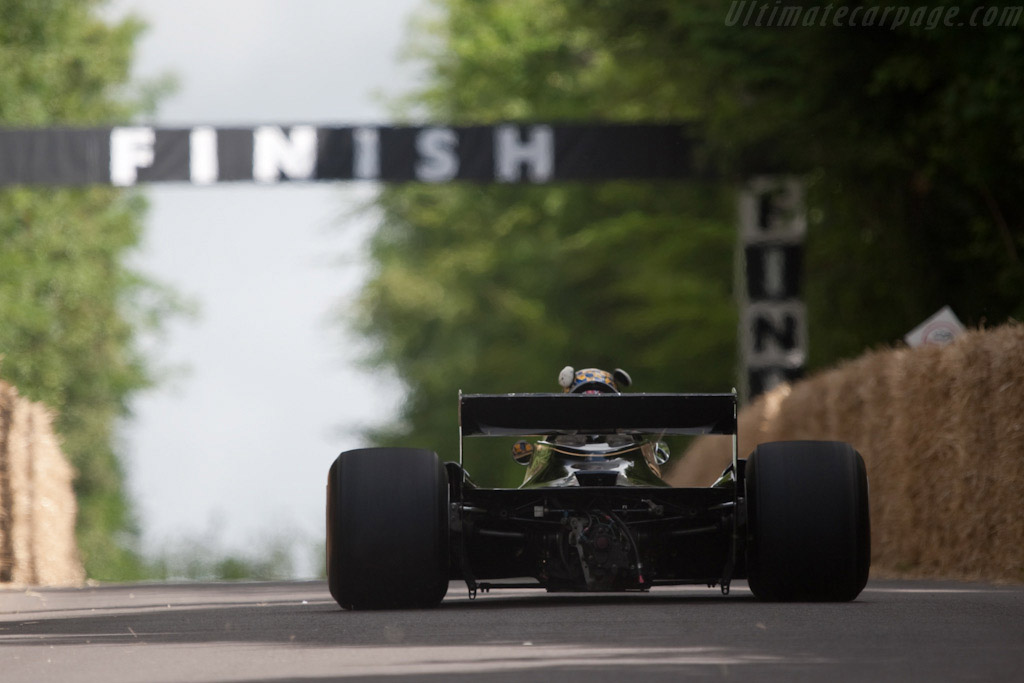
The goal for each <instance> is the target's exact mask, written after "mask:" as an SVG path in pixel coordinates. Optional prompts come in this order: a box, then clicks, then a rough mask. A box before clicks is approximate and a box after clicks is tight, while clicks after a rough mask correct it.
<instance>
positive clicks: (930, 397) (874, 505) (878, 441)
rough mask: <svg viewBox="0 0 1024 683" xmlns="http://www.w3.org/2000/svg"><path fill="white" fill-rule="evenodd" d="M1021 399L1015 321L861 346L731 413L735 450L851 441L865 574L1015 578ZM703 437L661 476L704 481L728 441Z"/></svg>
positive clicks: (1019, 333) (1023, 380)
mask: <svg viewBox="0 0 1024 683" xmlns="http://www.w3.org/2000/svg"><path fill="white" fill-rule="evenodd" d="M1022 408H1024V325H1022V324H1018V323H1012V324H1008V325H1004V326H1002V327H998V328H994V329H989V330H973V331H970V332H969V333H967V334H965V335H964V336H963V337H961V338H959V339H958V340H956V341H955V342H954V343H953V344H950V345H949V346H946V347H924V348H919V349H907V348H896V349H881V350H876V351H871V352H869V353H866V354H865V355H864V356H861V357H860V358H857V359H854V360H851V361H848V362H845V363H843V364H841V365H839V366H838V367H836V368H834V369H831V370H828V371H825V372H822V373H819V374H816V375H813V376H811V377H808V378H807V379H805V380H803V381H801V382H798V383H796V384H794V385H793V386H791V387H790V386H784V387H779V388H776V389H775V390H773V391H772V392H770V393H769V394H766V395H765V396H762V397H760V398H759V399H757V400H756V401H754V402H753V403H752V404H750V405H749V406H747V407H745V408H744V409H743V410H742V411H741V412H740V415H739V425H740V443H741V449H740V451H741V456H742V455H744V454H746V453H749V452H750V451H751V450H752V449H753V446H754V445H756V444H758V443H763V442H765V441H776V440H799V439H828V440H839V441H847V442H849V443H851V444H853V446H854V447H855V448H857V450H858V451H859V452H860V453H861V455H863V456H864V461H865V464H866V466H867V471H868V480H869V486H870V496H871V521H872V525H871V527H872V564H873V569H872V571H873V573H874V574H875V575H876V576H908V577H911V576H913V577H935V578H955V579H965V580H971V579H984V580H994V581H1012V582H1022V581H1024V514H1022V513H1021V510H1020V491H1021V490H1022V487H1024V458H1022V457H1021V454H1022V453H1024V416H1022ZM744 432H746V434H744ZM713 441H716V440H715V439H714V437H706V438H702V439H698V440H697V441H696V442H695V443H694V444H693V446H692V447H691V448H690V450H688V451H687V452H686V453H685V454H684V457H683V459H682V461H681V462H680V463H678V465H677V467H676V468H675V469H674V470H672V471H671V472H670V474H669V477H668V478H669V482H670V483H672V484H673V485H676V486H706V485H707V484H708V483H710V481H712V480H713V477H714V476H715V474H713V473H717V472H720V471H721V469H722V467H724V463H727V462H728V446H729V444H728V443H724V444H721V443H714V444H712V442H713ZM717 441H722V440H721V439H718V440H717ZM723 449H724V450H723ZM716 470H717V472H716Z"/></svg>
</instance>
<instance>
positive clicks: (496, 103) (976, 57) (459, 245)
mask: <svg viewBox="0 0 1024 683" xmlns="http://www.w3.org/2000/svg"><path fill="white" fill-rule="evenodd" d="M766 4H767V5H768V7H769V10H770V9H771V7H772V5H771V4H770V3H766ZM840 4H843V5H845V6H846V7H847V8H848V9H853V8H859V9H860V12H861V13H860V16H862V17H863V16H866V15H867V14H868V13H869V12H872V15H871V16H873V17H875V18H876V23H874V24H873V25H863V24H864V23H865V22H863V21H862V22H861V25H857V26H849V25H844V26H839V27H836V26H834V25H832V24H831V23H828V22H826V23H825V25H822V24H821V13H822V12H823V8H822V6H821V5H820V3H801V2H796V1H795V2H792V3H786V6H787V7H789V6H792V7H797V8H799V9H800V12H801V14H800V19H801V21H800V22H799V25H796V26H789V27H780V26H771V27H768V26H753V25H749V26H742V25H729V23H728V22H727V15H728V11H729V4H728V3H722V2H720V1H719V0H692V1H689V2H678V1H677V0H649V1H646V2H632V1H629V0H559V1H558V2H555V1H554V0H528V1H523V2H501V1H498V0H493V1H490V2H479V1H476V0H445V1H442V2H438V3H437V5H436V8H437V10H438V11H437V13H436V14H435V15H434V18H433V19H432V20H431V21H427V22H425V23H424V24H423V27H422V28H421V30H420V33H419V39H418V41H417V47H416V49H415V51H414V54H415V55H417V56H419V57H420V58H421V59H423V60H424V62H425V63H426V65H427V79H426V81H427V85H426V86H425V87H424V88H423V89H421V90H420V91H418V92H415V93H412V94H411V95H410V96H409V97H408V98H406V100H405V101H404V106H405V110H404V111H406V112H408V113H409V114H410V115H412V116H418V117H421V118H428V119H435V120H441V121H452V122H456V123H469V122H479V123H491V122H496V121H502V120H516V121H530V120H554V121H558V120H594V119H610V120H616V121H630V120H641V119H646V120H652V119H653V120H676V121H687V122H692V123H694V124H696V125H699V126H700V127H701V129H702V130H703V131H704V132H705V134H706V136H707V143H708V144H707V152H708V162H709V163H710V164H711V165H712V166H713V167H714V168H715V169H716V170H717V171H718V173H719V177H720V178H721V181H720V182H719V183H717V184H707V185H704V186H696V185H693V184H683V183H663V184H627V183H612V184H607V185H602V186H580V185H563V186H558V187H543V188H537V187H476V186H467V185H461V186H460V185H455V186H446V187H422V186H406V187H399V188H392V189H388V190H386V191H385V192H383V193H382V195H381V197H380V200H379V202H378V205H379V207H380V209H381V210H382V212H383V222H382V226H381V229H380V231H379V232H378V234H377V235H376V237H375V238H374V241H373V245H372V251H371V257H372V260H373V262H374V263H375V265H376V271H375V274H374V276H373V278H372V279H371V280H370V282H369V283H368V285H367V287H366V289H365V290H364V294H363V298H362V300H361V302H360V306H359V313H360V318H359V319H360V323H361V328H362V330H363V332H364V334H365V335H366V336H367V337H368V339H369V340H370V341H371V342H372V343H373V344H374V348H375V355H374V356H373V357H372V359H371V361H372V362H373V363H374V364H376V365H377V366H379V367H384V368H389V369H392V370H394V371H395V372H396V373H397V375H398V376H399V378H401V379H402V380H403V381H404V382H405V384H406V386H407V388H408V399H407V402H406V404H405V406H404V409H403V412H402V415H401V418H400V419H399V420H398V421H397V422H396V423H395V424H393V425H389V426H388V427H387V428H385V429H383V430H381V431H379V432H377V433H375V434H373V435H372V436H374V438H375V439H376V440H377V441H378V442H381V443H413V442H415V443H420V444H422V445H427V446H431V447H436V448H439V449H440V450H442V451H444V455H445V456H448V455H449V454H451V453H453V452H454V450H453V449H454V430H453V429H452V427H451V425H453V422H454V393H455V390H456V389H457V388H462V389H465V390H468V391H516V390H518V391H537V390H544V389H547V388H550V387H551V386H552V384H553V380H552V379H551V378H552V377H553V375H554V372H555V371H556V370H557V367H558V366H560V365H561V364H562V363H573V364H595V365H623V366H626V367H627V368H629V369H631V370H633V371H634V374H635V375H637V379H638V385H639V387H640V388H643V389H645V390H657V389H683V388H685V389H721V388H722V387H723V386H728V383H730V382H731V381H732V377H733V373H734V364H733V362H732V358H733V352H734V349H735V342H734V339H735V329H736V328H735V319H734V315H735V313H734V310H733V309H734V306H733V305H732V302H731V299H730V285H731V278H732V268H731V264H730V262H731V257H732V242H733V239H734V238H733V234H734V230H735V228H734V225H733V221H734V209H733V203H732V202H733V191H734V188H735V187H736V184H737V183H738V182H740V181H741V180H742V179H743V178H745V177H747V176H748V175H749V174H751V173H752V172H764V171H771V172H779V171H784V172H795V173H799V174H802V175H804V176H805V177H806V178H807V179H808V181H809V206H810V209H811V212H810V213H811V227H810V230H809V235H808V238H807V254H806V269H807V278H806V282H807V288H806V292H805V299H806V301H807V304H808V311H809V327H810V340H811V341H810V344H811V365H812V367H821V366H825V365H829V364H832V363H834V362H835V361H837V360H839V359H841V358H844V357H849V356H853V355H856V354H858V353H860V352H861V351H862V350H863V349H864V348H865V347H868V346H871V345H876V344H880V343H888V342H892V341H896V340H898V339H899V338H900V337H901V336H902V335H903V333H905V332H906V331H907V330H909V329H910V328H911V327H913V326H914V325H916V324H917V323H918V322H920V320H922V319H923V318H925V317H926V316H927V315H929V314H931V313H932V312H934V311H935V310H937V309H938V308H939V307H941V306H942V305H944V304H950V305H952V306H953V307H954V309H955V310H956V311H957V313H958V314H959V315H960V316H961V317H963V318H964V319H965V320H966V321H967V322H968V323H971V324H977V323H981V322H983V321H987V322H989V323H998V322H1001V321H1003V320H1005V319H1006V318H1008V317H1016V318H1020V317H1021V316H1022V315H1024V297H1022V296H1021V294H1020V293H1021V292H1022V291H1024V268H1022V262H1021V253H1022V251H1024V225H1022V224H1024V199H1022V198H1024V173H1022V172H1021V171H1022V170H1024V169H1022V168H1021V165H1022V161H1024V116H1022V113H1024V112H1022V107H1024V88H1022V85H1024V83H1022V79H1024V68H1022V67H1024V36H1022V34H1021V31H1022V29H1024V21H1021V20H1020V19H1019V18H1018V21H1017V22H1016V23H1015V25H1013V26H1004V27H988V28H984V27H971V26H959V25H956V22H952V25H945V24H942V23H941V22H938V23H934V22H929V21H928V20H927V18H926V17H922V18H921V19H922V20H921V21H915V20H914V19H913V18H910V19H909V20H908V21H907V22H906V23H905V24H904V25H902V26H895V27H894V26H892V22H890V23H888V24H882V23H881V20H880V19H878V17H879V15H880V14H881V12H882V11H884V10H885V8H886V7H887V5H886V4H885V3H882V2H878V1H875V0H870V1H868V0H865V1H863V2H849V3H833V5H831V6H830V7H831V8H832V10H831V11H835V10H836V8H838V7H839V6H840ZM979 7H984V5H983V4H982V3H980V2H955V3H954V2H937V3H933V4H932V5H931V6H930V8H926V9H928V11H929V13H931V12H934V11H935V10H938V11H939V12H948V11H950V10H951V9H952V8H956V11H958V12H959V14H960V18H961V19H963V20H964V21H965V22H966V21H967V20H969V18H970V17H971V16H972V15H973V13H974V12H975V10H976V9H977V8H979ZM815 8H817V9H815ZM975 16H976V15H975ZM1010 18H1011V19H1012V16H1011V17H1010ZM810 19H813V21H811V20H810ZM804 23H807V24H808V25H806V26H805V25H804ZM1011 23H1012V22H1011Z"/></svg>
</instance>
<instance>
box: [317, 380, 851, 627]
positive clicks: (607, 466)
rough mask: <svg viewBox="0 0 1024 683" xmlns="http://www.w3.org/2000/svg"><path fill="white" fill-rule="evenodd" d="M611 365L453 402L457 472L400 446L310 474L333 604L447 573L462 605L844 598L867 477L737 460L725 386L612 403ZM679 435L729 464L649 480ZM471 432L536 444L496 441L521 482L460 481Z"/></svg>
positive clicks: (731, 397) (817, 445) (788, 452)
mask: <svg viewBox="0 0 1024 683" xmlns="http://www.w3.org/2000/svg"><path fill="white" fill-rule="evenodd" d="M566 372H568V373H569V374H570V375H571V379H567V378H566V377H565V374H566ZM620 372H621V371H616V373H615V375H614V376H613V375H611V373H606V372H604V371H600V370H591V369H588V370H585V371H580V372H578V373H577V372H574V371H572V369H571V368H566V370H565V371H563V376H562V377H561V378H560V380H561V382H562V384H563V386H566V388H567V392H566V393H561V394H507V395H472V394H470V395H463V394H461V393H460V395H459V429H460V453H459V461H458V462H447V463H444V464H442V463H441V461H440V460H439V459H438V457H437V455H436V454H435V453H433V452H431V451H429V450H419V449H410V448H365V449H358V450H353V451H348V452H345V453H342V454H341V455H339V456H338V458H337V459H336V460H335V461H334V463H333V465H332V466H331V468H330V472H329V476H328V482H327V574H328V582H329V585H330V591H331V595H332V596H333V597H334V599H335V600H336V601H337V602H338V604H340V605H341V606H342V607H344V608H346V609H389V608H410V607H431V606H435V605H437V604H439V603H440V602H441V601H442V599H443V598H444V596H445V594H446V591H447V589H448V584H449V581H450V580H458V579H461V580H463V581H465V583H466V585H467V587H468V589H469V593H470V596H471V597H475V596H476V593H477V591H489V590H491V589H499V588H509V587H516V588H522V587H526V586H531V587H538V588H544V589H547V590H548V591H647V590H650V589H651V588H654V587H657V586H668V585H678V584H702V585H703V584H706V585H708V586H709V587H714V586H719V587H720V588H721V591H722V592H723V593H724V594H728V592H729V587H730V583H731V582H732V581H733V580H734V579H746V580H747V583H748V585H749V587H750V589H751V591H752V592H753V594H754V595H755V596H756V597H757V598H759V599H762V600H770V601H848V600H853V599H854V598H856V597H857V596H858V595H859V594H860V592H861V590H862V589H863V588H864V585H865V584H866V582H867V578H868V570H869V564H870V554H871V552H870V531H869V520H868V485H867V476H866V472H865V468H864V461H863V459H862V458H861V456H860V454H859V453H857V451H855V450H854V449H853V447H851V446H850V445H849V444H846V443H841V442H830V441H795V442H775V443H765V444H761V445H759V446H757V448H756V449H755V450H754V452H753V453H752V454H751V455H750V457H749V458H747V459H746V460H742V459H739V458H738V457H737V421H736V411H737V398H736V394H735V391H734V392H733V393H722V394H642V393H637V394H621V393H618V391H617V387H616V385H615V382H614V379H619V383H620V384H624V383H628V375H626V374H625V373H622V374H621V375H619V373H620ZM586 373H591V374H590V375H589V377H590V378H593V377H594V376H597V377H598V380H597V381H588V375H587V374H586ZM602 384H603V385H604V386H605V388H603V389H602V388H601V385H602ZM609 386H610V387H612V390H610V391H609V390H607V387H609ZM588 387H589V388H588ZM595 387H597V388H596V389H595ZM679 434H684V435H697V434H719V435H725V436H726V437H729V436H731V437H732V463H731V464H730V465H729V466H728V467H727V468H726V470H725V472H724V473H723V474H722V476H721V477H720V478H719V479H718V480H717V481H716V482H715V483H714V484H712V485H711V486H709V487H706V488H674V487H671V486H669V485H668V484H667V483H666V482H665V481H664V480H663V479H662V476H661V469H660V468H661V465H663V464H664V463H665V461H666V460H667V457H668V453H667V449H666V447H665V446H664V443H663V442H662V441H661V439H662V437H664V436H667V435H679ZM477 436H515V437H533V438H534V439H536V440H535V441H527V440H520V441H517V442H516V444H515V445H514V446H513V448H512V451H513V457H514V458H515V459H516V460H517V461H519V462H521V463H523V464H525V465H526V466H527V469H526V476H525V478H524V481H523V483H522V485H521V486H519V487H518V488H514V489H507V488H498V489H493V488H481V487H478V486H476V485H474V483H473V482H472V480H471V479H470V478H469V476H468V475H467V473H466V470H465V469H464V467H463V462H462V458H463V453H462V451H463V448H462V441H463V440H464V439H466V438H471V437H477Z"/></svg>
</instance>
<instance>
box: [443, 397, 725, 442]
mask: <svg viewBox="0 0 1024 683" xmlns="http://www.w3.org/2000/svg"><path fill="white" fill-rule="evenodd" d="M736 403H737V402H736V394H735V393H729V394H462V393H460V394H459V430H460V435H461V436H463V437H465V436H546V435H551V434H577V433H579V434H657V435H677V434H689V435H699V434H732V435H735V434H736V429H737V427H736Z"/></svg>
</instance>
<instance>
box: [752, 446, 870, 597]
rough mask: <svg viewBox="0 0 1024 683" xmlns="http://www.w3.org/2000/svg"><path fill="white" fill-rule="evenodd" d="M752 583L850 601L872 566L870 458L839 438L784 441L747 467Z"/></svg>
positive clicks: (760, 589)
mask: <svg viewBox="0 0 1024 683" xmlns="http://www.w3.org/2000/svg"><path fill="white" fill-rule="evenodd" d="M745 474H746V499H747V528H748V539H747V581H748V583H749V585H750V590H751V591H752V592H753V593H754V595H755V596H756V597H757V598H758V599H760V600H773V601H829V602H845V601H849V600H853V599H854V598H856V597H857V596H858V595H859V594H860V592H861V591H862V590H863V589H864V586H865V585H866V584H867V580H868V572H869V569H870V564H871V526H870V521H869V513H868V481H867V472H866V470H865V467H864V459H863V458H862V457H861V456H860V454H859V453H858V452H857V451H856V450H854V449H853V447H852V446H850V445H849V444H847V443H843V442H839V441H779V442H774V443H765V444H761V445H759V446H758V447H757V448H755V449H754V452H753V453H752V454H751V456H750V458H749V459H748V460H747V467H746V473H745Z"/></svg>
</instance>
